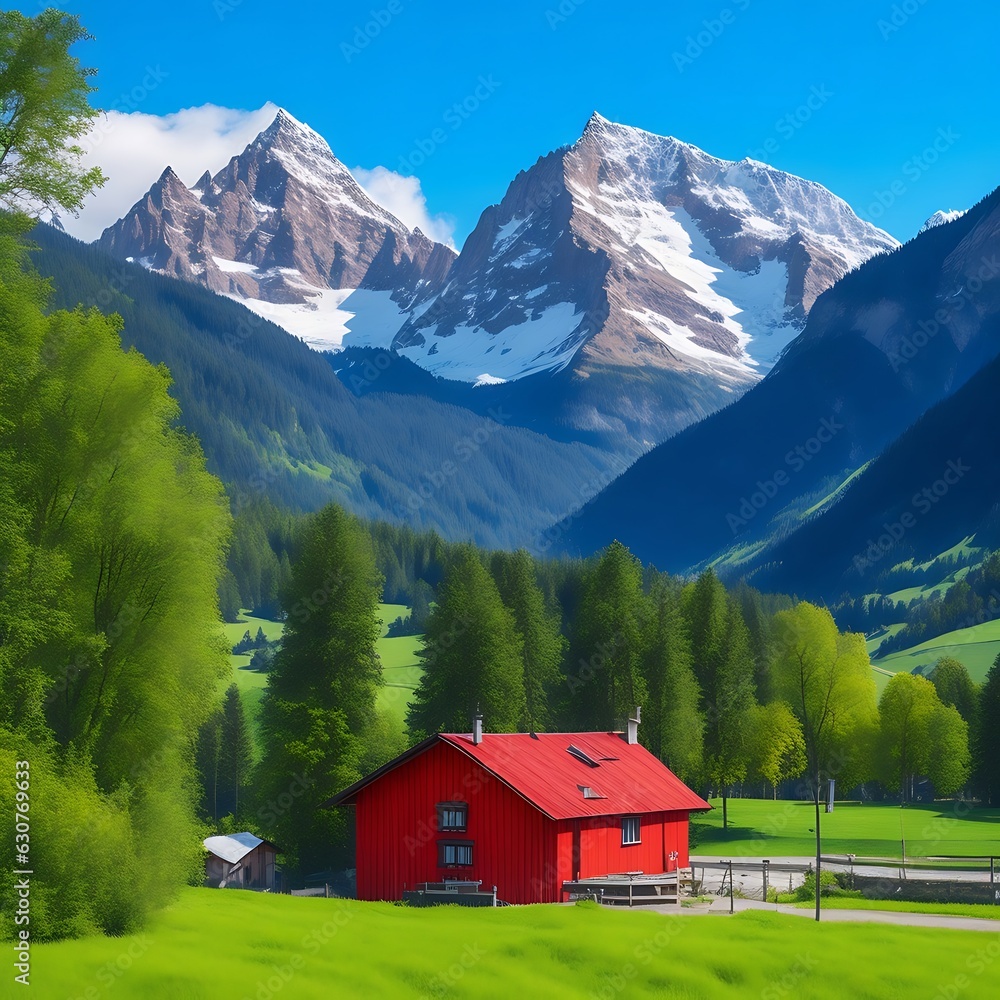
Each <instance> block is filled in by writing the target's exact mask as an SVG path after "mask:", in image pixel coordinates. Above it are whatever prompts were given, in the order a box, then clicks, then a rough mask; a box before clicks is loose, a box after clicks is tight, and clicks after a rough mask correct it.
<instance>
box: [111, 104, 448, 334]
mask: <svg viewBox="0 0 1000 1000" xmlns="http://www.w3.org/2000/svg"><path fill="white" fill-rule="evenodd" d="M99 243H100V245H101V246H102V247H104V248H105V249H107V250H108V251H110V252H111V253H113V254H114V255H116V256H118V257H125V258H131V259H134V260H136V261H138V262H140V263H142V264H143V265H144V266H146V267H147V268H149V269H150V270H154V271H159V272H162V273H165V274H170V275H173V276H174V277H178V278H182V279H184V280H187V281H195V282H198V283H200V284H204V285H207V286H208V287H209V288H211V289H213V290H214V291H216V292H220V293H222V294H225V295H231V296H233V297H235V298H238V299H240V300H242V301H244V302H246V304H247V305H249V306H250V307H251V308H253V309H254V310H255V311H257V312H260V313H261V314H263V315H266V316H267V317H268V318H270V319H273V320H275V321H276V322H278V323H279V324H280V325H282V326H285V327H286V329H288V330H289V331H290V332H292V333H295V334H298V335H300V336H302V337H303V339H305V340H306V341H307V342H309V343H311V344H313V345H314V346H316V347H319V348H330V347H336V346H338V345H339V342H340V338H341V337H342V335H343V333H344V332H345V330H344V327H343V325H342V324H343V320H344V319H346V318H347V317H348V316H352V315H353V316H357V317H364V318H365V319H370V320H371V321H372V322H373V323H374V325H375V327H376V328H377V329H378V330H381V329H382V328H383V327H384V326H385V325H386V324H388V325H389V326H391V327H393V329H395V328H396V327H398V326H399V324H400V323H401V322H402V314H403V312H405V310H406V308H407V306H408V305H409V303H410V302H411V301H412V299H413V297H414V295H415V294H416V293H417V292H418V291H419V290H420V289H422V288H424V287H425V286H427V285H430V286H432V287H433V286H434V284H435V283H436V282H439V281H440V279H441V278H442V277H443V276H444V275H445V274H446V273H447V270H448V268H449V267H450V265H451V263H452V261H453V259H454V256H455V254H454V252H453V251H452V250H450V249H449V248H448V247H445V246H443V245H441V244H439V243H434V242H433V241H431V240H430V239H428V238H427V237H426V236H424V235H423V233H421V232H420V231H419V230H414V231H412V232H411V231H410V230H409V229H408V228H407V227H406V226H405V225H404V224H403V223H402V222H400V221H399V220H398V219H397V218H395V217H394V216H393V215H391V214H390V213H389V212H387V211H386V210H385V209H384V208H382V207H381V206H379V205H377V204H376V203H375V202H374V201H372V199H371V198H370V197H369V196H368V195H367V194H366V193H365V192H364V190H363V189H362V188H361V186H360V185H359V184H358V182H357V181H356V180H355V179H354V177H353V176H352V175H351V173H350V171H348V169H347V168H346V167H345V166H344V165H343V164H342V163H341V162H340V161H339V160H338V159H337V158H336V157H335V156H334V154H333V152H332V151H331V150H330V147H329V146H328V145H327V143H326V141H325V140H324V139H323V138H322V137H321V136H319V135H318V134H317V133H316V132H314V131H313V130H312V129H310V128H309V127H308V126H306V125H304V124H302V123H301V122H299V121H297V120H296V119H295V118H293V117H292V116H291V115H290V114H288V112H286V111H283V110H281V111H279V112H278V114H277V115H276V116H275V118H274V121H273V122H272V123H271V125H269V126H268V128H267V129H265V130H264V131H263V132H261V133H260V135H258V136H257V138H256V139H254V141H253V142H252V143H250V145H248V146H247V147H246V149H244V150H243V152H242V153H240V154H239V155H238V156H234V157H233V158H232V159H231V160H230V161H229V163H228V164H227V165H226V166H225V167H224V168H223V169H222V170H220V171H219V172H218V173H216V174H215V176H214V177H213V176H212V175H211V174H210V173H209V171H207V170H206V171H205V173H204V174H203V175H202V177H201V178H200V179H199V180H198V181H197V183H196V184H195V185H194V186H193V187H191V188H188V187H187V186H186V185H185V184H184V183H183V182H182V181H181V179H180V178H179V177H178V176H177V175H176V174H175V173H174V171H173V170H172V169H171V168H170V167H167V168H166V170H164V172H163V174H162V175H161V176H160V178H159V179H158V180H157V181H156V183H155V184H154V185H153V186H152V187H151V188H150V190H149V191H148V192H147V194H146V195H145V197H144V198H143V199H142V200H141V201H139V202H138V203H137V204H135V205H134V206H133V207H132V208H131V209H130V210H129V212H128V213H127V214H126V215H125V216H124V217H123V218H122V219H121V220H120V221H119V222H117V223H116V224H115V225H113V226H111V227H109V228H108V229H106V230H105V231H104V233H103V234H102V236H101V238H100V240H99ZM347 299H351V307H349V308H348V310H344V309H342V308H341V307H342V306H343V305H344V303H345V301H346V300H347ZM359 325H360V320H359ZM360 337H361V333H360V331H358V330H356V331H355V338H354V339H355V341H358V340H359V338H360Z"/></svg>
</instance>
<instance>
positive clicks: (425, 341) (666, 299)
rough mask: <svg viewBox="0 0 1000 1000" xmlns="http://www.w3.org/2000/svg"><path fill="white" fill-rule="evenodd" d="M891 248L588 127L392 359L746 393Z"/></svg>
mask: <svg viewBox="0 0 1000 1000" xmlns="http://www.w3.org/2000/svg"><path fill="white" fill-rule="evenodd" d="M897 245H898V244H897V242H896V240H894V239H893V238H892V237H891V236H889V235H888V234H887V233H884V232H883V231H882V230H880V229H877V228H875V227H874V226H872V225H870V224H869V223H867V222H863V221H862V220H861V219H859V218H858V217H857V216H856V215H855V214H854V212H853V211H852V210H851V208H850V207H849V206H848V205H847V204H846V203H845V202H844V201H842V200H841V199H840V198H837V197H836V196H835V195H833V194H831V193H830V192H829V191H827V190H826V189H825V188H824V187H822V186H821V185H819V184H816V183H813V182H811V181H806V180H802V179H801V178H798V177H794V176H792V175H791V174H787V173H784V172H782V171H780V170H775V169H773V168H772V167H769V166H767V165H765V164H763V163H758V162H757V161H754V160H749V159H747V160H742V161H740V162H738V163H734V162H731V161H728V160H720V159H717V158H716V157H713V156H710V155H708V154H707V153H704V152H702V151H701V150H700V149H698V148H696V147H695V146H692V145H689V144H688V143H684V142H681V141H680V140H678V139H674V138H669V137H663V136H658V135H654V134H652V133H650V132H644V131H642V130H640V129H637V128H631V127H628V126H624V125H616V124H614V123H612V122H610V121H608V120H607V119H605V118H603V117H601V116H600V115H598V114H595V115H594V116H593V117H592V118H591V119H590V121H589V123H588V124H587V127H586V129H585V131H584V133H583V135H582V137H581V138H580V140H579V141H578V142H576V143H575V144H574V145H573V146H571V147H569V148H565V149H561V150H558V151H556V152H554V153H551V154H549V155H548V156H545V157H543V158H542V159H540V160H539V161H538V162H537V163H536V164H535V165H534V166H533V167H532V168H531V169H530V170H527V171H525V172H523V173H521V174H519V175H518V176H517V178H515V180H514V182H513V183H512V184H511V186H510V188H509V189H508V191H507V194H506V196H505V197H504V199H503V201H502V202H501V203H500V204H499V205H495V206H493V207H491V208H489V209H487V210H486V211H485V212H484V213H483V216H482V218H481V219H480V221H479V224H478V226H477V227H476V229H475V231H474V232H473V233H472V235H471V236H470V237H469V239H468V240H467V242H466V244H465V246H464V247H463V248H462V252H461V254H460V255H459V258H458V260H457V261H456V262H455V265H454V266H453V268H452V269H451V271H450V273H449V276H448V281H447V285H446V286H445V288H444V289H443V290H442V291H441V292H440V293H439V295H438V296H437V297H436V298H435V299H434V300H433V301H431V302H429V303H427V304H425V305H423V306H422V307H421V308H419V309H418V310H416V311H415V312H414V314H413V316H412V317H411V318H410V319H409V320H408V322H407V323H406V324H405V326H404V327H403V329H402V330H401V331H400V333H399V335H398V336H397V337H396V339H395V341H394V346H395V347H396V349H397V350H399V351H400V352H401V353H403V354H405V356H406V357H408V358H410V359H411V360H413V361H414V362H416V363H417V364H418V365H420V366H422V367H424V368H427V369H429V370H430V371H432V372H434V373H435V374H437V375H441V376H444V377H446V378H451V379H458V380H462V381H476V380H478V381H479V382H483V381H485V380H487V379H489V380H494V381H495V380H497V379H517V378H521V377H523V376H525V375H530V374H533V373H535V372H539V371H546V370H548V371H554V370H556V371H557V370H560V369H562V368H565V367H566V366H567V365H570V364H573V365H574V366H575V367H579V366H581V365H584V366H585V365H587V364H598V365H602V366H606V365H613V366H626V367H631V366H635V365H641V366H644V367H648V366H652V367H655V368H662V369H667V370H681V371H690V372H699V373H703V374H708V375H711V376H713V377H715V378H717V379H718V380H721V383H722V384H723V385H724V386H736V385H740V384H746V383H748V382H751V381H754V380H755V379H756V378H758V377H759V375H760V374H762V373H763V372H765V371H766V370H767V369H768V368H770V366H771V365H772V364H773V362H774V360H775V359H776V358H777V356H778V354H779V353H780V352H781V350H782V349H783V348H784V347H785V346H786V345H787V344H788V343H789V341H790V340H792V339H793V338H794V337H795V336H797V335H798V333H799V332H800V331H801V330H802V327H803V325H804V323H805V317H806V314H807V312H808V310H809V307H810V306H811V305H812V303H813V301H814V300H815V299H816V297H817V296H818V295H819V294H820V293H821V292H822V291H824V290H825V289H826V288H828V287H829V286H830V285H832V284H833V283H834V282H835V281H836V280H837V279H838V278H839V277H840V276H841V275H843V274H844V273H845V272H846V271H848V270H851V269H852V268H854V267H856V266H857V265H859V264H860V263H862V262H863V261H864V260H866V259H867V258H869V257H870V256H872V255H873V254H874V253H877V252H879V251H881V250H887V249H891V248H893V247H895V246H897ZM348 326H350V324H348Z"/></svg>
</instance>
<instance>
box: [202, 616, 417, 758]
mask: <svg viewBox="0 0 1000 1000" xmlns="http://www.w3.org/2000/svg"><path fill="white" fill-rule="evenodd" d="M379 613H380V614H381V616H382V623H383V628H382V638H381V639H379V641H378V653H379V656H380V657H381V659H382V672H383V674H384V676H385V686H384V687H383V688H382V690H381V691H380V692H379V696H378V705H379V707H380V708H389V709H391V710H392V712H393V714H394V715H396V716H397V718H398V719H399V726H400V729H402V727H403V722H404V720H405V718H406V706H407V705H408V704H409V703H410V699H411V698H412V697H413V692H414V691H415V690H416V687H417V682H418V681H419V680H420V671H421V667H420V661H419V660H418V658H417V655H416V654H417V650H418V649H419V648H420V639H421V637H420V636H418V635H407V636H398V637H395V638H392V639H389V638H387V637H386V635H385V630H386V628H387V627H388V624H389V622H391V621H394V620H395V619H396V618H397V617H403V618H405V617H406V616H407V615H408V614H409V613H410V609H409V608H408V607H406V605H405V604H380V605H379ZM258 627H259V628H262V629H263V630H264V634H265V635H266V636H267V637H268V639H279V638H281V633H282V631H283V629H284V626H283V625H282V623H281V622H274V621H269V620H268V619H266V618H255V617H254V616H253V615H250V614H242V615H240V620H239V622H235V623H233V622H227V623H226V624H225V625H224V628H225V632H226V640H227V641H228V642H229V643H230V645H232V646H235V645H236V643H237V642H239V640H240V639H241V638H243V633H244V632H246V631H247V630H248V629H249V630H250V634H251V635H256V634H257V629H258ZM251 655H252V654H250V653H242V654H240V655H238V656H235V655H230V657H229V662H230V664H231V666H232V674H231V676H230V677H227V678H226V679H225V681H224V682H223V684H222V687H223V689H225V688H226V687H228V686H229V685H230V684H231V683H232V682H233V681H234V680H235V681H236V684H237V685H238V686H239V689H240V695H241V696H242V698H243V705H244V707H245V709H246V713H247V718H248V721H249V722H250V725H251V728H252V730H253V733H254V740H255V744H256V741H257V716H258V712H259V709H260V699H261V696H262V695H263V693H264V688H265V687H266V686H267V674H262V673H259V672H258V671H256V670H250V669H249V665H250V658H251Z"/></svg>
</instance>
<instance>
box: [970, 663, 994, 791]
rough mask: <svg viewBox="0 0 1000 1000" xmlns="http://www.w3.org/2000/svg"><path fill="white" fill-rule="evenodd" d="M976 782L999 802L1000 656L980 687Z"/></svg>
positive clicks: (976, 730)
mask: <svg viewBox="0 0 1000 1000" xmlns="http://www.w3.org/2000/svg"><path fill="white" fill-rule="evenodd" d="M975 733H976V736H975V741H974V747H975V751H974V753H975V757H974V760H975V774H976V784H977V785H978V786H979V789H980V794H981V795H982V798H983V800H984V801H985V802H988V803H989V804H990V805H996V804H997V803H998V802H1000V656H997V658H996V659H995V660H994V661H993V666H991V667H990V669H989V672H988V673H987V674H986V679H985V680H984V681H983V685H982V687H981V688H980V689H979V708H978V711H977V713H976V729H975Z"/></svg>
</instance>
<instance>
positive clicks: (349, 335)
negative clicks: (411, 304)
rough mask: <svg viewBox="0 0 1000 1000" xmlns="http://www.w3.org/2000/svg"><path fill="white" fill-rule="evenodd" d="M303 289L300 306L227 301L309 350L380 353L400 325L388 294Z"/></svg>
mask: <svg viewBox="0 0 1000 1000" xmlns="http://www.w3.org/2000/svg"><path fill="white" fill-rule="evenodd" d="M302 287H303V290H304V291H306V292H307V294H306V298H305V301H304V302H267V301H265V300H263V299H248V298H244V297H243V296H241V295H235V294H230V295H229V296H228V298H231V299H234V300H235V301H237V302H239V303H241V304H242V305H244V306H246V307H247V308H248V309H249V310H251V311H252V312H254V313H256V314H257V315H258V316H261V317H263V318H264V319H267V320H270V321H271V322H272V323H275V324H276V325H278V326H280V327H281V328H282V329H283V330H286V331H287V332H288V333H290V334H292V335H293V336H295V337H298V338H299V339H300V340H302V341H304V342H305V343H306V344H308V345H309V346H310V347H311V348H312V349H313V350H314V351H340V350H342V349H343V348H345V347H375V348H379V349H382V350H385V349H387V348H388V347H389V346H390V344H391V343H392V338H393V336H394V335H395V333H396V331H397V330H398V329H399V326H400V323H401V322H402V321H403V317H404V313H403V312H402V311H401V310H400V308H399V306H398V305H397V304H396V303H395V302H393V301H392V298H391V295H390V293H389V292H377V291H371V290H369V289H366V288H316V287H314V286H308V287H306V286H302Z"/></svg>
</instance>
